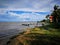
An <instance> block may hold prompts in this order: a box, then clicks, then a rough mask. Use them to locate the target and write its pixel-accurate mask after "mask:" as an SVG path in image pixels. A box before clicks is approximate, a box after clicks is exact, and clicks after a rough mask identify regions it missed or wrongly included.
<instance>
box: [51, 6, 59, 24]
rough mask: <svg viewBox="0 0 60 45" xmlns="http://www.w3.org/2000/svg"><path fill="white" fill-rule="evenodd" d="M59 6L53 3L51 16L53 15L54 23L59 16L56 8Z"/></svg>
mask: <svg viewBox="0 0 60 45" xmlns="http://www.w3.org/2000/svg"><path fill="white" fill-rule="evenodd" d="M58 7H59V6H57V5H55V6H54V11H53V12H52V14H51V15H52V16H53V22H54V23H58V21H59V18H60V10H59V8H58Z"/></svg>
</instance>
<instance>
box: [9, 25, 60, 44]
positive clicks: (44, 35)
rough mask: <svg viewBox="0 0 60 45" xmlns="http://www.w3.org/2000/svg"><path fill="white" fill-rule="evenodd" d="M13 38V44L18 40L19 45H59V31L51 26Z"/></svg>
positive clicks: (38, 28)
mask: <svg viewBox="0 0 60 45" xmlns="http://www.w3.org/2000/svg"><path fill="white" fill-rule="evenodd" d="M27 32H29V33H27ZM13 38H15V42H17V39H18V40H19V42H20V43H19V45H60V29H55V28H53V27H51V26H43V27H35V28H31V29H30V31H29V30H27V31H26V32H22V33H21V34H20V35H18V36H15V37H13ZM13 38H12V39H13ZM22 40H23V42H22ZM9 43H10V42H9ZM11 45H12V44H11ZM14 45H15V43H14Z"/></svg>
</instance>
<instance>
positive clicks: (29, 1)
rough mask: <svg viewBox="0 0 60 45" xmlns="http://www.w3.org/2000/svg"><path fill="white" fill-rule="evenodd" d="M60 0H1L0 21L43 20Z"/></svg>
mask: <svg viewBox="0 0 60 45" xmlns="http://www.w3.org/2000/svg"><path fill="white" fill-rule="evenodd" d="M54 5H59V6H60V0H0V22H2V21H3V22H5V21H6V22H18V21H41V20H43V19H45V16H46V15H48V14H50V13H51V12H52V11H51V10H53V6H54Z"/></svg>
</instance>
